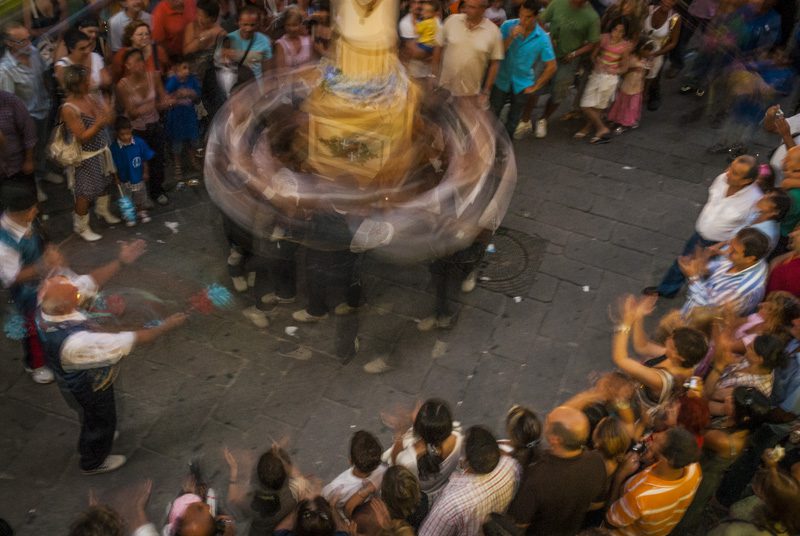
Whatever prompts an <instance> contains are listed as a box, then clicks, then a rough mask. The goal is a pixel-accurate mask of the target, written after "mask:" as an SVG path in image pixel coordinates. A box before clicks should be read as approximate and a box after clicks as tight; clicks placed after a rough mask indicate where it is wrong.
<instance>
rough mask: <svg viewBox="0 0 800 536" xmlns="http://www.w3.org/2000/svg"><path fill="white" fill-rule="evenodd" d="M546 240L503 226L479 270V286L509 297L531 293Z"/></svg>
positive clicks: (493, 239) (488, 249) (487, 251)
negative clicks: (529, 291)
mask: <svg viewBox="0 0 800 536" xmlns="http://www.w3.org/2000/svg"><path fill="white" fill-rule="evenodd" d="M546 246H547V241H546V240H543V239H541V238H539V237H534V236H531V235H528V234H525V233H523V232H520V231H515V230H513V229H507V228H505V227H501V228H500V229H498V230H497V233H495V235H494V237H493V238H492V242H491V245H490V246H489V247H488V248H487V250H486V256H485V257H484V259H483V262H482V263H481V268H480V271H479V282H480V285H481V286H482V287H484V288H486V289H488V290H492V291H495V292H501V293H503V294H507V295H509V296H512V297H513V296H522V295H526V294H527V293H528V290H529V289H530V287H531V285H533V281H534V279H535V277H536V271H537V270H538V269H539V264H540V263H541V260H542V255H543V254H544V251H545V247H546Z"/></svg>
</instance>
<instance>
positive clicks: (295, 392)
mask: <svg viewBox="0 0 800 536" xmlns="http://www.w3.org/2000/svg"><path fill="white" fill-rule="evenodd" d="M335 374H336V367H335V366H333V365H332V364H329V362H327V361H326V362H322V361H320V360H311V361H295V362H294V363H293V364H292V366H291V368H290V369H289V372H288V373H287V374H286V375H285V376H284V377H283V380H282V381H281V383H280V384H279V385H278V386H277V387H276V388H275V389H273V390H272V392H271V393H270V396H269V398H268V399H267V404H266V405H265V406H264V411H263V414H264V415H266V416H267V417H271V418H273V419H276V420H279V421H282V422H285V423H286V424H290V425H292V426H294V427H297V428H302V427H303V426H304V424H305V422H306V421H307V420H308V418H309V416H310V415H311V414H313V413H314V411H315V408H316V406H317V404H318V402H319V400H320V398H321V397H322V392H321V389H319V388H317V387H315V386H319V385H325V384H327V383H328V382H330V381H331V379H332V378H333V377H334V375H335Z"/></svg>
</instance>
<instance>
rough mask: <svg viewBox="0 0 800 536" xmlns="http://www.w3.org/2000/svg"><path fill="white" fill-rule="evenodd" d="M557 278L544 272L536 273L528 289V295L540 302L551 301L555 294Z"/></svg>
mask: <svg viewBox="0 0 800 536" xmlns="http://www.w3.org/2000/svg"><path fill="white" fill-rule="evenodd" d="M558 281H559V280H558V279H557V278H555V277H553V276H551V275H547V274H544V273H541V272H540V273H538V274H536V279H534V281H533V286H532V287H531V289H530V290H529V291H528V297H529V298H533V299H534V300H537V301H540V302H551V301H553V296H555V294H556V288H557V287H558Z"/></svg>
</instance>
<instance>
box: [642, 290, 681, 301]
mask: <svg viewBox="0 0 800 536" xmlns="http://www.w3.org/2000/svg"><path fill="white" fill-rule="evenodd" d="M642 294H644V295H645V296H658V297H659V298H666V299H668V300H671V299H672V298H674V297H675V294H664V293H662V292H659V290H658V287H644V288H643V289H642Z"/></svg>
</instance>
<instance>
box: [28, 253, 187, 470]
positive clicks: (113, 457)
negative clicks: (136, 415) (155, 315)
mask: <svg viewBox="0 0 800 536" xmlns="http://www.w3.org/2000/svg"><path fill="white" fill-rule="evenodd" d="M144 251H145V243H144V241H143V240H136V241H133V242H129V243H124V244H122V246H121V247H120V250H119V255H118V257H117V259H115V260H114V261H112V262H110V263H108V264H106V265H105V266H101V267H100V268H97V269H96V270H94V271H93V272H92V273H91V274H90V275H82V276H77V275H75V276H64V275H57V276H53V277H51V278H49V279H47V280H46V281H45V282H44V283H43V284H42V288H41V290H40V292H39V298H40V303H39V312H38V315H37V324H38V328H39V337H40V339H41V341H42V345H43V347H44V351H45V356H46V358H47V363H48V365H49V366H50V368H51V369H52V370H53V372H54V373H55V376H56V380H57V381H58V384H59V387H60V388H61V392H62V394H63V395H64V398H65V399H66V400H67V403H69V404H70V405H73V406H74V405H75V404H77V405H78V406H80V411H79V414H80V421H81V433H80V439H79V441H78V451H79V452H80V467H81V470H82V471H83V473H84V474H87V475H92V474H99V473H107V472H109V471H114V470H115V469H118V468H119V467H121V466H122V465H123V464H124V463H125V461H126V458H125V456H122V455H118V454H111V447H112V445H113V443H114V432H115V429H116V426H117V412H116V404H115V401H114V379H115V378H116V375H117V373H118V366H119V362H120V360H121V359H122V358H123V357H125V356H126V355H128V354H130V353H131V352H132V351H133V349H134V347H135V346H137V345H140V344H147V343H150V342H153V341H154V340H155V339H157V338H158V337H160V336H161V335H163V334H165V333H167V332H168V331H172V330H173V329H175V328H176V327H178V326H180V325H182V324H183V323H184V322H185V321H186V315H185V314H184V313H177V314H173V315H171V316H169V317H168V318H167V319H166V320H164V322H163V323H161V324H160V325H158V326H156V327H152V328H149V329H141V330H138V331H121V332H117V333H106V332H101V331H95V330H93V326H92V325H91V322H90V320H89V318H88V317H87V316H86V315H85V314H83V313H82V312H81V311H80V310H79V309H78V306H79V304H80V303H81V302H82V301H83V300H85V299H86V298H87V297H91V296H94V295H95V294H96V293H97V292H98V290H99V288H100V286H102V285H103V284H104V283H105V282H106V281H108V280H109V279H111V277H113V276H114V274H116V273H117V272H118V271H119V270H120V268H122V266H123V265H127V264H131V263H132V262H134V261H136V259H138V258H139V257H140V256H141V255H142V253H144Z"/></svg>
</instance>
